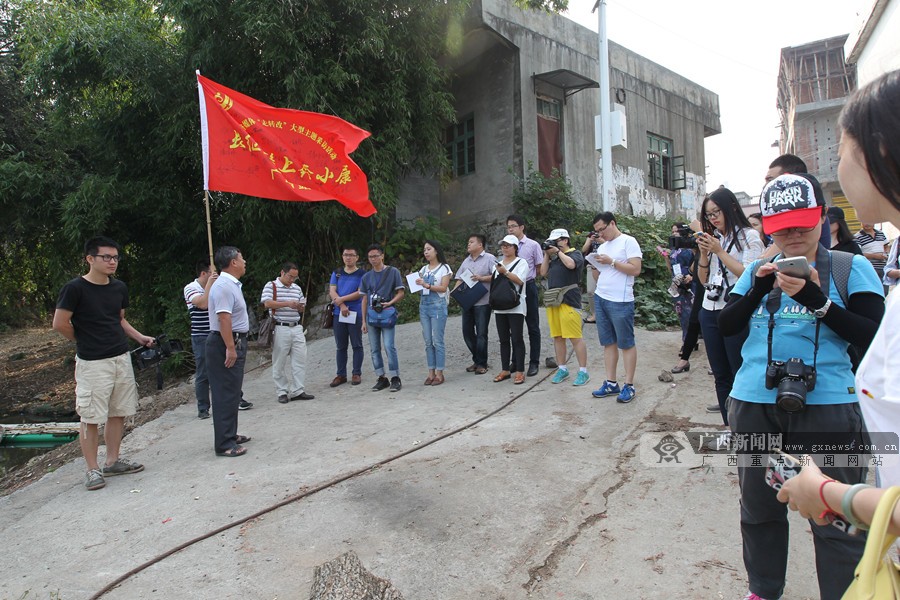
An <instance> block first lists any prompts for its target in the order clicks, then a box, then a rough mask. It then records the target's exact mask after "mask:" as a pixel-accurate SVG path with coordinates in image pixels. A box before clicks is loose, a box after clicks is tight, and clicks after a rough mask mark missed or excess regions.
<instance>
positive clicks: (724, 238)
mask: <svg viewBox="0 0 900 600" xmlns="http://www.w3.org/2000/svg"><path fill="white" fill-rule="evenodd" d="M700 223H701V224H702V226H703V235H701V236H700V237H699V238H698V239H697V246H698V248H699V251H700V258H699V260H698V262H697V268H698V273H697V274H698V278H699V279H700V282H701V283H703V284H704V286H705V288H706V290H705V297H704V298H703V305H702V306H701V308H700V330H701V331H702V332H703V342H704V343H705V344H706V356H707V358H708V359H709V366H710V368H711V369H712V371H713V376H714V377H715V382H716V399H717V400H718V409H719V412H720V413H721V415H722V421H723V422H724V423H725V425H728V413H727V410H726V406H725V401H726V400H727V399H728V394H729V392H730V391H731V385H732V383H734V375H735V373H737V371H738V369H739V368H740V366H741V346H742V345H743V344H744V340H745V339H746V338H747V331H748V330H747V328H746V327H745V328H744V329H743V330H742V331H740V332H739V333H737V334H736V335H732V336H728V337H726V336H723V335H722V334H721V333H720V331H719V314H720V313H721V312H722V309H723V308H725V303H726V301H727V299H728V298H727V296H728V292H729V291H730V290H731V287H732V286H733V285H734V284H735V283H736V282H737V280H738V278H739V277H740V276H741V274H743V272H744V269H745V268H746V267H747V265H749V264H751V263H752V262H753V261H755V260H756V259H757V258H758V257H759V255H760V254H762V252H763V250H764V249H765V248H764V247H763V242H762V240H761V239H760V237H759V233H757V231H756V230H755V229H753V227H752V226H751V225H750V221H748V220H747V217H746V216H744V211H743V210H742V209H741V206H740V204H739V203H738V200H737V198H735V196H734V193H732V191H731V190H729V189H728V188H726V187H720V188H719V189H717V190H715V191H714V192H712V193H711V194H709V195H708V196H706V198H705V199H704V200H703V208H702V212H701V215H700ZM714 408H715V407H713V406H710V407H709V409H708V410H710V411H713V409H714ZM724 439H727V438H724Z"/></svg>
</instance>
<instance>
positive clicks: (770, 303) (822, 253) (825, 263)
mask: <svg viewBox="0 0 900 600" xmlns="http://www.w3.org/2000/svg"><path fill="white" fill-rule="evenodd" d="M781 256H784V255H781ZM816 272H818V274H819V287H820V288H821V289H822V292H823V293H824V294H825V297H826V298H827V297H828V288H829V287H830V284H831V253H830V252H829V251H828V250H827V249H826V248H825V246H823V245H822V244H819V247H818V248H817V249H816ZM754 276H755V272H754ZM781 293H782V290H781V288H772V291H771V292H769V296H768V298H766V311H768V313H769V336H768V340H767V343H768V353H769V358H768V362H770V363H771V362H772V337H773V335H774V333H775V313H776V312H778V309H779V308H781ZM821 325H822V319H819V318H816V337H815V340H813V344H814V345H813V364H812V366H813V368H814V369H815V368H816V357H817V356H818V354H819V328H820V327H821Z"/></svg>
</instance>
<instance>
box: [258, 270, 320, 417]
mask: <svg viewBox="0 0 900 600" xmlns="http://www.w3.org/2000/svg"><path fill="white" fill-rule="evenodd" d="M299 275H300V272H299V270H298V269H297V265H295V264H294V263H292V262H286V263H284V264H283V265H281V275H280V276H279V277H278V278H276V279H275V280H273V281H270V282H269V283H267V284H266V287H264V288H263V291H262V296H261V297H260V300H259V301H260V303H262V304H263V306H265V307H266V308H268V309H269V310H270V311H273V313H274V315H275V336H274V340H273V341H272V379H274V380H275V392H276V393H277V394H278V402H279V403H281V404H287V403H288V402H290V401H291V400H312V399H313V398H315V396H313V395H312V394H307V393H306V390H305V389H304V385H303V382H304V380H305V378H306V336H305V335H304V334H303V325H302V324H301V323H300V317H301V316H302V315H301V313H302V312H303V309H304V308H305V307H306V297H305V296H304V295H303V290H301V289H300V286H299V285H297V284H296V283H294V282H295V281H296V280H297V277H298V276H299ZM288 359H290V375H288V373H287V372H286V371H287V369H286V367H287V366H288Z"/></svg>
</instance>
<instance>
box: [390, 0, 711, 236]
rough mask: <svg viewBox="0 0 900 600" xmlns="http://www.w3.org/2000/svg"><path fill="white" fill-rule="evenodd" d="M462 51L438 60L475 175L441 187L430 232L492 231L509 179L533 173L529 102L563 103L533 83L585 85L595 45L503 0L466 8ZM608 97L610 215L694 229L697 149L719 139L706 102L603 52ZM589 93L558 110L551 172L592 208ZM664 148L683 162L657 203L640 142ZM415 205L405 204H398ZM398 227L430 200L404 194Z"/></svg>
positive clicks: (640, 64) (555, 20)
mask: <svg viewBox="0 0 900 600" xmlns="http://www.w3.org/2000/svg"><path fill="white" fill-rule="evenodd" d="M466 30H467V33H466V38H465V41H464V44H463V45H464V49H463V52H462V54H461V55H460V56H459V57H451V58H449V59H448V62H449V64H450V67H451V68H452V69H453V71H454V73H455V75H456V79H455V83H454V87H453V93H454V96H455V98H456V107H457V116H458V117H460V118H462V117H464V116H466V115H468V114H469V113H474V115H475V153H476V172H475V173H474V174H471V175H466V176H463V177H456V178H453V179H451V181H450V183H449V185H447V186H446V187H444V188H443V189H441V190H440V192H439V200H438V204H439V209H438V210H437V212H438V213H439V214H440V218H441V222H442V224H443V225H444V226H445V227H447V228H448V229H451V230H459V229H466V228H468V227H469V226H471V225H478V226H479V227H482V228H486V229H488V230H492V228H491V227H489V225H490V224H491V223H494V224H497V223H501V222H502V221H503V219H504V218H505V216H506V214H508V213H509V212H510V210H511V209H512V203H511V196H512V191H513V186H514V185H515V178H514V177H513V175H515V176H518V177H522V176H523V175H524V174H525V173H526V171H527V167H528V164H529V163H531V164H532V165H533V167H534V168H535V169H537V163H538V152H537V103H536V97H537V95H538V94H540V95H545V96H549V97H552V98H557V99H560V100H563V91H562V90H561V89H560V88H557V87H555V86H552V85H549V84H546V83H544V82H541V81H537V80H535V79H534V78H533V76H534V75H535V74H541V73H547V72H550V71H555V70H558V69H567V70H569V71H572V72H574V73H576V74H578V75H581V76H582V77H586V78H589V79H591V80H594V81H597V80H598V79H599V75H598V68H599V67H598V65H599V62H598V60H597V47H598V40H597V34H596V33H594V32H592V31H591V30H589V29H587V28H585V27H582V26H581V25H578V24H577V23H575V22H573V21H570V20H568V19H566V18H563V17H561V16H559V15H553V14H547V13H543V12H539V11H522V10H519V9H517V8H515V7H514V6H513V4H512V2H510V1H509V0H475V1H474V2H473V6H472V9H471V11H470V13H469V16H468V18H467V25H466ZM610 85H611V87H612V88H614V89H618V88H621V89H623V90H625V94H626V98H625V102H624V109H625V111H626V118H627V126H628V145H629V148H628V149H627V150H626V149H621V148H620V149H615V150H613V156H612V159H613V171H614V172H613V180H614V183H615V186H616V204H617V205H616V206H614V207H613V209H614V210H615V211H616V212H620V213H625V214H646V215H654V216H666V215H671V216H688V217H694V216H696V214H697V210H698V209H699V205H700V200H699V199H700V198H702V195H703V193H704V191H705V177H704V173H705V151H704V138H705V137H706V136H709V135H714V134H716V133H719V132H720V130H721V125H720V123H719V105H718V104H719V102H718V96H717V95H716V94H714V93H712V92H710V91H709V90H707V89H705V88H703V87H701V86H699V85H697V84H695V83H693V82H691V81H689V80H688V79H685V78H684V77H682V76H680V75H678V74H677V73H674V72H672V71H670V70H668V69H666V68H664V67H661V66H660V65H657V64H655V63H653V62H651V61H649V60H647V59H645V58H643V57H641V56H639V55H637V54H635V53H634V52H631V51H629V50H627V49H626V48H624V47H622V46H619V45H618V44H615V43H612V42H611V43H610ZM597 113H599V93H598V90H597V89H587V90H583V91H580V92H577V93H574V94H572V95H570V96H569V97H568V98H565V101H564V103H563V104H562V117H561V122H562V123H561V124H562V132H563V133H562V149H563V172H564V174H565V175H566V177H568V178H569V180H570V181H571V183H572V186H573V189H574V191H575V194H576V197H577V198H578V200H579V201H580V202H581V203H582V204H583V206H585V207H586V208H589V209H591V210H596V209H598V208H599V206H600V198H599V188H600V185H599V179H600V166H599V158H600V156H599V153H598V152H597V151H596V150H595V141H594V115H595V114H597ZM648 132H649V133H653V134H656V135H658V136H662V137H665V138H668V139H671V140H672V141H673V144H674V153H675V155H676V156H677V155H684V157H685V169H686V183H687V186H688V187H687V189H685V190H680V191H668V190H665V189H661V188H655V187H651V186H649V185H648V184H647V169H648V164H647V133H648ZM413 192H415V193H417V194H418V196H417V198H415V199H410V198H408V197H406V195H407V194H410V193H413ZM403 194H404V196H403V197H402V198H401V202H400V207H401V208H400V209H399V210H398V216H400V217H401V218H409V217H413V216H417V215H419V214H431V213H433V212H434V211H433V210H432V208H431V206H427V207H426V206H423V205H422V202H425V201H427V202H429V203H431V202H434V199H433V195H432V194H433V189H432V188H429V189H428V191H427V192H426V191H423V186H422V185H421V184H416V185H413V186H411V187H409V188H407V187H404V190H403Z"/></svg>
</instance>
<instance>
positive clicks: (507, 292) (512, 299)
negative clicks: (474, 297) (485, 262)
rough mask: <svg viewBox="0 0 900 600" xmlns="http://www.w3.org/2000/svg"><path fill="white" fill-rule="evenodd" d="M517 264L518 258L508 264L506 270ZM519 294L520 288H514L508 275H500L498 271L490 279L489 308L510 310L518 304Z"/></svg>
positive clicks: (510, 269)
mask: <svg viewBox="0 0 900 600" xmlns="http://www.w3.org/2000/svg"><path fill="white" fill-rule="evenodd" d="M519 260H521V259H519ZM517 264H519V261H518V260H517V261H516V262H514V263H513V264H512V265H510V268H509V269H507V271H512V270H513V269H515V268H516V265H517ZM521 294H522V290H521V289H520V288H516V285H515V284H514V283H513V282H512V281H510V279H509V277H501V276H500V274H499V273H498V274H495V275H494V278H493V279H491V290H490V292H489V295H488V304H490V306H491V310H511V309H513V308H515V307H517V306H518V305H519V298H520V297H521Z"/></svg>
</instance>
